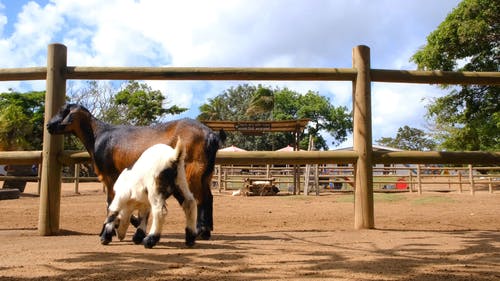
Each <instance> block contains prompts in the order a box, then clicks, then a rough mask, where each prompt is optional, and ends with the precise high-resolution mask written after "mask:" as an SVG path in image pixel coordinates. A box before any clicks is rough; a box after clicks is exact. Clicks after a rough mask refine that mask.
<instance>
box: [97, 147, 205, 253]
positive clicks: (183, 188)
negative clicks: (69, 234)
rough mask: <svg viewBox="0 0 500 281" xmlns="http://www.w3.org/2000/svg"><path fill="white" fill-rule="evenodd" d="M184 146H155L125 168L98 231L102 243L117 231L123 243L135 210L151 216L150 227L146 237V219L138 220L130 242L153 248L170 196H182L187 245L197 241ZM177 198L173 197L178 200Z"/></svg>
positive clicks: (193, 201) (194, 202)
mask: <svg viewBox="0 0 500 281" xmlns="http://www.w3.org/2000/svg"><path fill="white" fill-rule="evenodd" d="M184 151H185V149H184V147H183V145H182V142H181V141H180V139H179V140H178V141H177V144H176V146H175V149H174V148H172V147H171V146H169V145H166V144H155V145H153V146H151V147H149V148H148V149H146V150H145V151H144V152H143V153H142V154H141V156H140V157H139V159H138V160H137V161H136V162H135V163H134V165H133V166H132V167H131V168H128V169H125V170H123V171H122V172H121V174H120V176H119V177H118V179H117V180H116V182H115V184H114V187H113V188H114V192H115V197H114V199H113V201H112V202H111V204H110V205H109V208H108V217H107V219H106V221H105V223H104V225H103V229H102V232H101V243H102V244H104V245H107V244H108V243H109V242H111V240H112V236H113V235H114V234H115V228H116V232H117V234H118V239H120V240H123V239H124V238H125V234H126V231H127V228H128V226H129V224H130V216H131V215H132V212H133V211H134V210H138V211H139V216H140V217H143V218H147V217H148V216H149V212H150V211H151V214H152V225H151V228H150V231H149V234H148V235H147V236H146V234H145V233H146V226H147V219H143V220H141V224H140V225H139V227H138V230H137V232H136V233H135V234H134V237H133V241H134V242H135V243H136V244H140V243H142V244H144V247H146V248H152V247H154V246H155V245H156V244H157V243H158V241H159V240H160V235H161V230H162V227H163V223H164V221H165V215H166V213H167V209H166V205H165V200H166V199H167V198H168V197H169V196H170V195H172V194H178V195H182V197H183V198H184V202H182V203H181V205H182V208H183V210H184V213H185V215H186V229H185V232H186V237H185V238H186V245H188V246H192V245H194V243H195V239H196V234H197V230H196V219H197V204H196V200H195V199H194V197H193V194H192V193H191V191H190V190H189V186H188V183H187V180H186V173H185V167H184V165H185V164H184ZM177 197H178V196H176V198H177Z"/></svg>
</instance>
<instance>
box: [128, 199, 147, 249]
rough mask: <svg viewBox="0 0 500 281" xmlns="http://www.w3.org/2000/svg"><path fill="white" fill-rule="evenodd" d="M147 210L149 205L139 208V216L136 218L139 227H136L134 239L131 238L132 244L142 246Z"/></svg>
mask: <svg viewBox="0 0 500 281" xmlns="http://www.w3.org/2000/svg"><path fill="white" fill-rule="evenodd" d="M149 210H150V206H149V205H144V206H142V207H140V208H139V216H138V218H137V220H138V222H139V225H138V226H137V229H136V231H135V233H134V237H133V238H132V241H134V244H142V241H143V240H144V237H146V227H147V226H148V217H149Z"/></svg>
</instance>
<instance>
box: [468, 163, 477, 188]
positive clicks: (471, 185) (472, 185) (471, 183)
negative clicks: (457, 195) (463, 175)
mask: <svg viewBox="0 0 500 281" xmlns="http://www.w3.org/2000/svg"><path fill="white" fill-rule="evenodd" d="M469 182H470V194H471V195H474V193H475V192H476V187H475V184H474V171H473V170H472V165H471V164H469Z"/></svg>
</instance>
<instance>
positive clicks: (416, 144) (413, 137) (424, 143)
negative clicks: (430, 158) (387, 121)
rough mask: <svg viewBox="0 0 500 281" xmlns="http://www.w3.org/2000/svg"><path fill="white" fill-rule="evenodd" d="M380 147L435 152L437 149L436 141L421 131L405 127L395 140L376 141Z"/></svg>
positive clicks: (399, 130)
mask: <svg viewBox="0 0 500 281" xmlns="http://www.w3.org/2000/svg"><path fill="white" fill-rule="evenodd" d="M376 142H377V143H378V144H380V145H385V146H390V147H394V148H399V149H403V150H418V151H425V150H433V149H434V148H435V147H436V143H435V142H434V140H432V139H430V138H429V137H428V136H427V134H426V133H425V132H424V131H423V130H420V129H417V128H411V127H409V126H404V127H401V128H399V129H398V133H397V134H396V137H395V138H391V137H383V138H380V139H378V140H377V141H376Z"/></svg>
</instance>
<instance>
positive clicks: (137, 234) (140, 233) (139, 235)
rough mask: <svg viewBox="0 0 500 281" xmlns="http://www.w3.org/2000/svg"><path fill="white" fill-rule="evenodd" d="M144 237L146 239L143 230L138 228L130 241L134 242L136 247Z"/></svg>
mask: <svg viewBox="0 0 500 281" xmlns="http://www.w3.org/2000/svg"><path fill="white" fill-rule="evenodd" d="M144 237H146V233H145V232H144V230H142V229H140V228H138V229H137V230H136V231H135V233H134V236H133V237H132V241H134V244H136V245H138V244H141V243H142V240H144Z"/></svg>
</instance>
